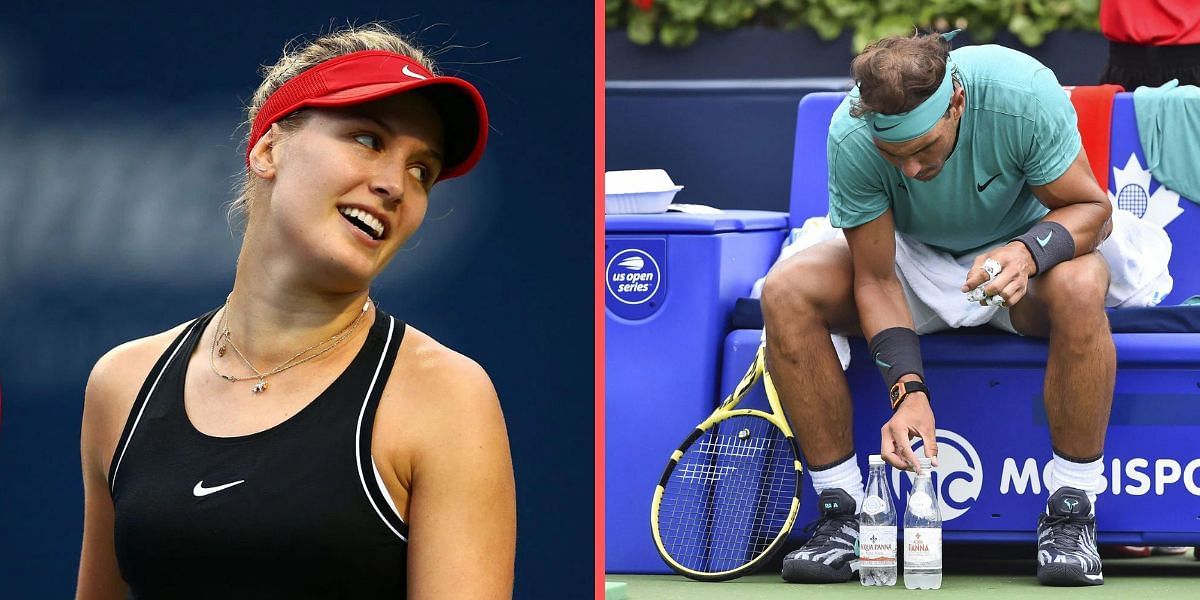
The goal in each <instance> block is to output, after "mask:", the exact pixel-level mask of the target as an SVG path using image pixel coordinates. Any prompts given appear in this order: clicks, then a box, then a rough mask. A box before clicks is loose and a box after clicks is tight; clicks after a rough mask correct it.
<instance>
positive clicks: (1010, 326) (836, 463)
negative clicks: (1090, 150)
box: [762, 34, 1118, 585]
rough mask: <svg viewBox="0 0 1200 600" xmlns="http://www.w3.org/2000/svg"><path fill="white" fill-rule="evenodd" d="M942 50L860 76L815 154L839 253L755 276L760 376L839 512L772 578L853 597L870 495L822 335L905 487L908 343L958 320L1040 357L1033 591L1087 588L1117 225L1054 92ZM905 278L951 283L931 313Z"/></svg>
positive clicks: (911, 403) (1064, 100) (892, 55)
mask: <svg viewBox="0 0 1200 600" xmlns="http://www.w3.org/2000/svg"><path fill="white" fill-rule="evenodd" d="M950 37H952V34H948V35H946V36H941V35H937V34H930V35H915V36H914V37H911V38H905V37H897V38H887V39H883V40H880V41H879V42H876V43H875V44H873V45H871V46H870V47H868V48H867V49H866V50H865V51H864V52H863V53H862V54H861V55H859V56H858V57H857V58H855V60H854V61H853V63H852V65H851V69H852V72H853V77H854V80H855V82H856V83H857V85H856V87H855V89H854V90H853V91H851V93H850V95H849V96H848V97H847V98H846V100H845V101H844V102H843V103H842V105H841V106H840V107H839V108H838V109H837V111H836V112H835V113H834V116H833V120H832V123H831V124H830V127H829V138H828V159H829V219H830V222H831V224H832V225H833V226H834V227H840V228H842V229H843V231H844V234H845V236H844V238H841V237H839V238H835V239H833V240H831V241H827V242H824V243H821V244H818V245H816V246H814V247H812V248H809V249H807V250H805V251H802V252H800V253H799V254H797V255H795V256H793V257H791V258H789V259H787V260H784V261H782V262H780V263H779V264H778V265H776V267H775V268H774V269H772V270H771V272H770V274H769V275H768V276H767V280H766V284H765V287H764V289H763V295H762V306H763V316H764V319H765V322H766V335H767V356H768V365H769V369H770V371H771V373H772V374H773V376H774V381H775V385H776V386H777V388H778V390H779V392H780V395H781V397H782V398H783V405H784V409H785V411H786V412H787V414H788V417H789V419H790V421H791V424H792V428H793V429H794V430H795V432H796V434H797V439H798V441H799V443H800V446H801V449H802V451H803V454H804V456H805V459H806V461H807V462H808V464H809V473H810V474H811V475H812V480H813V485H814V487H815V488H816V490H817V493H818V494H819V495H820V496H821V500H822V502H821V505H822V506H826V507H836V508H828V509H822V516H821V520H820V521H819V522H818V525H817V530H816V532H815V534H814V535H813V537H812V538H811V539H810V540H809V542H808V543H806V544H805V545H804V546H803V547H802V548H800V549H799V550H796V551H794V552H792V553H790V554H788V555H787V556H786V558H785V560H784V565H783V577H784V579H786V580H788V581H796V582H820V583H828V582H838V581H848V580H849V579H851V578H852V577H853V573H852V569H851V564H850V563H851V561H852V560H854V558H855V556H854V547H855V540H856V538H857V531H858V523H857V518H856V509H857V507H858V506H860V505H861V503H862V497H863V481H862V474H861V472H860V471H859V468H858V463H857V458H856V456H855V453H854V445H853V440H852V433H851V432H852V430H851V415H852V409H851V399H850V392H849V389H848V387H847V383H846V378H845V375H844V373H843V372H842V365H841V364H840V363H839V360H838V357H837V355H836V353H835V350H834V346H833V344H832V343H831V341H830V333H831V332H832V333H835V334H847V335H862V336H864V337H866V338H867V339H868V340H869V342H870V352H871V356H872V358H873V359H874V361H875V363H876V364H877V365H878V366H879V368H880V370H881V372H882V374H883V377H884V380H885V382H886V384H887V385H888V386H889V388H890V391H891V403H892V409H893V411H894V414H893V416H892V418H891V420H889V421H888V422H887V423H886V424H884V425H883V429H882V447H881V453H882V454H883V457H884V459H885V460H886V461H887V462H888V463H889V464H891V465H892V466H893V467H896V468H901V469H916V468H917V460H916V457H915V456H914V453H913V451H912V450H911V448H910V439H911V438H914V437H918V436H919V437H920V438H922V440H923V443H924V446H925V450H926V452H927V453H928V454H929V455H930V456H931V457H936V455H937V440H936V436H935V427H934V416H933V408H932V404H931V401H930V398H931V392H930V388H932V397H936V396H937V388H936V382H931V383H930V385H929V387H928V388H927V387H926V382H925V380H924V374H923V370H922V365H921V351H920V346H919V344H918V339H917V336H918V334H924V333H929V332H933V331H938V330H941V329H946V328H948V327H951V326H954V324H955V321H954V320H953V319H950V318H949V317H947V316H946V315H947V314H948V313H959V312H963V311H964V310H971V311H975V312H974V313H972V314H974V315H975V316H976V317H978V319H977V321H978V323H980V324H982V323H988V324H990V325H992V326H993V327H996V328H999V329H1002V330H1005V331H1008V332H1012V333H1019V334H1021V335H1027V336H1038V337H1048V338H1049V345H1050V348H1049V360H1048V362H1047V365H1046V376H1045V390H1044V394H1045V407H1046V415H1047V418H1048V420H1049V425H1050V442H1051V445H1052V448H1053V452H1054V458H1053V467H1052V468H1051V470H1050V479H1049V481H1048V485H1047V489H1048V494H1049V499H1048V501H1047V504H1046V510H1045V511H1044V512H1042V513H1041V515H1040V516H1039V518H1038V526H1037V529H1038V580H1039V581H1040V582H1041V583H1043V584H1047V585H1099V584H1102V583H1103V582H1104V579H1103V575H1102V573H1101V564H1100V557H1099V554H1098V553H1097V551H1096V531H1095V528H1096V519H1095V499H1096V494H1097V493H1099V492H1100V491H1103V490H1104V488H1105V482H1104V479H1103V478H1102V477H1101V470H1102V466H1101V459H1102V454H1103V449H1104V436H1105V430H1106V428H1107V425H1108V418H1109V409H1110V406H1111V404H1112V396H1113V384H1114V378H1115V372H1116V353H1115V350H1114V346H1113V339H1112V334H1111V333H1110V330H1109V324H1108V319H1107V316H1106V315H1105V312H1104V309H1105V303H1106V295H1107V293H1108V289H1109V282H1110V281H1109V280H1110V269H1109V266H1108V264H1107V263H1106V260H1105V258H1104V257H1103V256H1102V255H1101V254H1100V253H1099V252H1097V251H1096V249H1097V246H1098V244H1099V243H1100V242H1101V241H1102V240H1104V239H1105V238H1106V237H1107V236H1108V233H1109V231H1110V230H1111V229H1112V221H1111V217H1112V216H1113V214H1112V213H1113V207H1112V205H1111V203H1110V201H1109V199H1108V198H1107V196H1106V194H1105V192H1104V190H1102V189H1101V188H1100V187H1099V185H1098V184H1097V183H1096V180H1095V178H1094V176H1093V175H1092V170H1091V168H1090V167H1089V165H1088V158H1087V156H1086V155H1085V154H1084V152H1083V148H1082V146H1081V142H1080V137H1079V133H1078V130H1077V129H1076V122H1075V121H1076V117H1075V111H1074V109H1073V107H1072V105H1071V102H1070V99H1069V98H1068V96H1067V94H1066V93H1065V92H1064V91H1063V89H1062V87H1061V86H1060V85H1059V82H1058V80H1057V79H1056V77H1055V75H1054V73H1053V72H1051V71H1050V70H1049V69H1048V68H1046V67H1045V66H1043V65H1042V64H1040V63H1039V62H1038V61H1037V60H1035V59H1033V58H1032V57H1030V56H1027V55H1025V54H1022V53H1020V52H1017V51H1015V50H1010V49H1007V48H1003V47H1000V46H973V47H966V48H961V49H958V50H955V51H953V52H951V51H950V43H949V38H950ZM1095 159H1096V160H1107V157H1096V158H1095ZM898 247H900V249H901V250H904V252H898V251H897V250H898ZM905 260H909V261H918V263H917V264H915V265H906V264H905V262H904V261H905ZM906 266H909V268H915V269H919V272H920V273H921V274H923V275H928V278H929V279H931V280H934V281H938V280H939V279H940V280H942V281H944V283H941V284H940V288H941V292H943V296H944V298H942V297H937V294H936V293H931V292H929V291H928V290H921V289H919V286H918V282H916V281H914V280H913V279H914V278H911V277H905V276H904V273H903V272H904V270H905V267H906ZM910 272H915V271H910ZM1113 272H1114V274H1113V276H1114V277H1117V276H1118V273H1117V269H1114V270H1113ZM924 285H925V286H926V287H928V285H929V284H928V282H927V281H926V282H925V283H924ZM914 289H917V291H914ZM972 300H973V301H975V302H977V305H972V304H970V303H969V302H970V301H972ZM964 307H965V308H964ZM970 400H971V399H970V398H955V399H952V400H950V399H948V400H947V401H955V402H958V401H970ZM979 412H980V414H981V415H986V413H987V407H986V406H980V407H979ZM934 464H935V465H936V462H935V463H934ZM1030 517H1031V522H1032V517H1033V515H1030Z"/></svg>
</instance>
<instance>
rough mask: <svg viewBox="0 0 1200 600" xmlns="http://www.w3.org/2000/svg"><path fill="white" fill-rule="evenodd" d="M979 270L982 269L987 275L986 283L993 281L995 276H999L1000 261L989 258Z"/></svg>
mask: <svg viewBox="0 0 1200 600" xmlns="http://www.w3.org/2000/svg"><path fill="white" fill-rule="evenodd" d="M980 268H981V269H983V272H984V273H987V274H988V281H991V280H993V279H995V278H996V276H997V275H999V274H1000V271H1001V270H1002V269H1001V267H1000V261H998V260H996V259H994V258H989V259H987V260H985V261H983V266H982V267H980Z"/></svg>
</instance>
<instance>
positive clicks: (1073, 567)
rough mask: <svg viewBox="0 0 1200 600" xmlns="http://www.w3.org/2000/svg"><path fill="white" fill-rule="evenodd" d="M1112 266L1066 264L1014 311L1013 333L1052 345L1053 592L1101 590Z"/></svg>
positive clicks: (1041, 545)
mask: <svg viewBox="0 0 1200 600" xmlns="http://www.w3.org/2000/svg"><path fill="white" fill-rule="evenodd" d="M1107 290H1108V265H1107V264H1106V263H1105V262H1104V259H1103V258H1102V257H1101V256H1100V254H1099V253H1095V252H1093V253H1091V254H1088V255H1085V256H1081V257H1078V258H1075V259H1073V260H1070V261H1067V262H1065V263H1062V264H1060V265H1058V266H1056V267H1054V268H1053V269H1051V270H1050V271H1047V272H1046V273H1045V274H1043V275H1042V276H1040V277H1038V278H1037V279H1036V280H1034V281H1033V282H1031V285H1030V292H1031V294H1030V297H1029V298H1028V299H1027V300H1021V301H1020V302H1019V303H1018V304H1017V305H1016V306H1014V307H1012V308H1011V309H1010V311H1011V316H1012V320H1013V326H1014V327H1016V328H1017V330H1018V331H1020V332H1022V333H1025V334H1026V335H1038V336H1044V337H1049V338H1050V356H1049V359H1048V360H1047V363H1046V380H1045V384H1044V396H1045V406H1046V417H1047V421H1048V422H1049V424H1050V440H1051V444H1052V445H1053V448H1054V457H1053V466H1052V467H1051V469H1050V478H1049V480H1048V481H1047V482H1046V488H1047V493H1048V494H1049V495H1050V497H1049V500H1048V501H1047V504H1046V511H1045V513H1043V514H1042V515H1041V516H1040V517H1039V519H1038V580H1039V581H1041V582H1042V583H1043V584H1048V585H1099V584H1102V583H1104V576H1103V573H1102V571H1101V564H1100V556H1099V553H1098V552H1097V550H1096V519H1095V504H1094V503H1095V500H1096V494H1097V493H1099V492H1100V491H1102V490H1103V489H1104V479H1103V477H1102V476H1101V472H1102V469H1103V465H1102V462H1101V461H1102V455H1103V452H1104V435H1105V431H1106V430H1107V428H1108V417H1109V411H1110V409H1111V408H1112V395H1113V385H1114V383H1115V381H1116V370H1117V359H1116V350H1115V348H1114V346H1113V340H1112V333H1111V331H1110V329H1109V325H1108V317H1107V315H1106V314H1105V313H1104V297H1105V295H1106V293H1107Z"/></svg>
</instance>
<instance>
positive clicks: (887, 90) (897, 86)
mask: <svg viewBox="0 0 1200 600" xmlns="http://www.w3.org/2000/svg"><path fill="white" fill-rule="evenodd" d="M949 57H950V42H949V41H948V40H946V39H943V38H942V36H941V34H938V33H926V34H922V33H920V32H917V33H914V34H913V35H912V37H890V38H883V39H881V40H879V41H877V42H875V43H873V44H871V45H870V46H867V48H866V49H865V50H863V51H862V53H861V54H859V55H858V56H856V57H855V58H854V61H853V62H851V63H850V72H851V75H852V77H853V78H854V81H855V83H856V84H858V92H859V97H858V99H857V100H855V101H854V102H853V103H852V104H851V107H850V115H851V116H853V117H855V118H861V117H864V116H866V115H870V114H872V113H877V114H884V115H897V114H900V113H905V112H908V111H910V110H912V109H914V108H916V107H917V106H918V105H920V104H921V102H924V101H925V99H926V98H928V97H930V96H931V95H933V93H934V92H935V91H937V89H938V86H940V85H941V84H942V79H943V78H944V77H945V75H946V61H947V60H948V59H949ZM951 77H954V85H955V87H961V86H962V84H961V82H959V80H958V77H957V76H956V75H955V74H953V73H952V74H951Z"/></svg>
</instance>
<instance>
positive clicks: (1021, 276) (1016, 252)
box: [962, 241, 1037, 306]
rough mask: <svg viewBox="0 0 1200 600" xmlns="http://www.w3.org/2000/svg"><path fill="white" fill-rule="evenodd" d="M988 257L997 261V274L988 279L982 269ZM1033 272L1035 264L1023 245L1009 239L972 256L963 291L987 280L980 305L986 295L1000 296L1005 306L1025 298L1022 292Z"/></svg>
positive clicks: (985, 303) (985, 298) (1035, 267)
mask: <svg viewBox="0 0 1200 600" xmlns="http://www.w3.org/2000/svg"><path fill="white" fill-rule="evenodd" d="M989 258H990V259H992V260H995V261H996V262H998V263H1000V274H999V275H997V276H996V278H995V279H993V280H992V281H990V282H989V281H988V274H987V271H984V270H983V263H984V261H986V260H988V259H989ZM1036 271H1037V265H1036V263H1034V262H1033V256H1031V255H1030V254H1029V249H1028V248H1026V247H1025V244H1022V243H1021V242H1018V241H1012V242H1009V243H1008V244H1005V245H1004V246H1001V247H999V248H996V249H995V250H992V251H991V252H988V253H987V254H981V255H979V256H977V257H975V265H974V266H972V267H971V270H970V271H968V272H967V281H966V283H963V286H962V291H963V292H969V291H971V290H973V289H975V288H977V287H979V285H980V284H982V283H985V282H986V283H987V285H986V286H984V288H983V292H984V300H982V301H980V303H979V304H980V306H987V305H988V304H987V298H989V297H991V296H999V297H1000V298H1002V299H1003V300H1004V303H1005V305H1006V306H1012V305H1014V304H1016V303H1017V302H1020V301H1021V298H1024V297H1025V293H1026V292H1027V291H1029V278H1030V277H1032V276H1033V275H1034V274H1035V273H1036Z"/></svg>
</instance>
